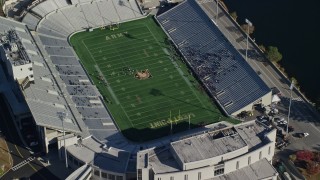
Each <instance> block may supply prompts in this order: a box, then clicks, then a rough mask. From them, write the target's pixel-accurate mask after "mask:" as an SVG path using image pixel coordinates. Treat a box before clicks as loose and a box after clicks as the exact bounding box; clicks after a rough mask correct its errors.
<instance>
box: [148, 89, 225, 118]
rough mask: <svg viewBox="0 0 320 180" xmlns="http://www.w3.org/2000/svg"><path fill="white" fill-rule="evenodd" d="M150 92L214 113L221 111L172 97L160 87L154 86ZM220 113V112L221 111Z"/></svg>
mask: <svg viewBox="0 0 320 180" xmlns="http://www.w3.org/2000/svg"><path fill="white" fill-rule="evenodd" d="M150 94H151V95H153V96H164V97H167V98H170V99H173V100H175V101H179V102H182V103H185V104H188V105H191V106H194V107H196V108H199V109H203V110H206V111H210V112H214V113H219V112H216V111H212V110H211V109H207V108H204V107H202V106H198V105H195V104H192V103H190V102H186V101H183V100H181V99H178V98H175V97H172V96H168V95H165V94H164V93H162V92H161V91H160V90H159V89H154V88H152V89H151V90H150ZM219 114H220V113H219Z"/></svg>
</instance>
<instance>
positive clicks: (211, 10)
mask: <svg viewBox="0 0 320 180" xmlns="http://www.w3.org/2000/svg"><path fill="white" fill-rule="evenodd" d="M199 2H200V1H199ZM202 2H204V3H202V4H201V6H202V8H203V9H204V10H205V11H206V13H207V14H208V15H209V17H210V18H211V19H212V20H214V21H215V22H216V24H217V25H218V28H219V29H220V31H221V32H222V33H223V34H224V35H225V37H226V38H227V39H228V40H229V41H230V42H231V44H232V45H233V46H234V47H235V48H236V49H237V50H238V51H239V52H240V54H241V55H242V56H243V57H244V59H245V50H246V35H245V34H244V33H243V32H242V31H240V28H239V27H238V26H237V25H236V23H235V22H234V21H232V20H231V18H230V17H228V15H226V13H225V12H224V11H223V10H222V9H221V8H219V11H218V12H219V15H218V19H216V3H215V2H213V1H211V0H210V1H202ZM253 24H254V22H253ZM248 55H249V56H248V59H247V62H248V63H249V64H250V66H251V67H252V68H253V69H254V70H255V71H256V72H258V71H259V72H260V73H261V74H260V75H259V76H260V77H261V79H262V80H263V81H264V82H265V83H266V84H267V85H268V86H269V87H270V88H272V87H277V88H278V89H279V90H280V91H281V94H282V96H281V97H280V98H281V103H280V105H279V106H280V107H279V108H280V109H281V111H280V114H281V116H283V117H286V118H285V119H287V114H288V106H289V99H290V82H289V81H288V80H287V79H286V78H285V77H284V76H283V75H282V74H281V73H280V72H279V71H278V70H276V69H275V67H274V66H273V65H272V64H271V63H270V62H269V61H267V60H266V59H265V57H264V56H263V54H262V53H261V52H260V51H259V50H258V49H257V48H256V46H254V44H253V41H249V44H248ZM319 119H320V118H319V114H318V113H316V112H315V110H314V109H310V106H309V105H308V104H307V102H305V101H304V100H303V98H302V97H301V96H300V95H299V93H297V91H296V90H294V91H293V92H292V106H291V116H290V125H292V126H293V127H294V128H295V130H296V131H297V132H308V133H309V134H310V136H309V137H307V138H305V139H304V140H303V141H302V140H299V141H295V142H294V143H292V144H291V145H290V146H289V148H290V149H292V150H294V149H306V148H308V149H315V150H319V149H320V146H319V145H320V138H317V137H319V136H320V130H319V125H320V123H319V121H318V120H319Z"/></svg>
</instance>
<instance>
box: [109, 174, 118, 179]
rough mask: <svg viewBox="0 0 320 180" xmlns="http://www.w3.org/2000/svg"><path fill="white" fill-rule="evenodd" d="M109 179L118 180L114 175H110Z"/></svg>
mask: <svg viewBox="0 0 320 180" xmlns="http://www.w3.org/2000/svg"><path fill="white" fill-rule="evenodd" d="M108 179H110V180H116V176H115V175H113V174H108Z"/></svg>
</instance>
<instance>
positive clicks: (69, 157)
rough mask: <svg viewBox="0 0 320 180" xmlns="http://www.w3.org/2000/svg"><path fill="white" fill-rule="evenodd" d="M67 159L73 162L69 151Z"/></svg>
mask: <svg viewBox="0 0 320 180" xmlns="http://www.w3.org/2000/svg"><path fill="white" fill-rule="evenodd" d="M68 159H69V161H70V162H73V158H72V156H71V155H70V154H69V153H68Z"/></svg>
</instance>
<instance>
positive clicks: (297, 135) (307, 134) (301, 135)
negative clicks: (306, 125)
mask: <svg viewBox="0 0 320 180" xmlns="http://www.w3.org/2000/svg"><path fill="white" fill-rule="evenodd" d="M294 135H295V137H298V138H304V137H307V136H309V133H307V132H305V133H295V134H294Z"/></svg>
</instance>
